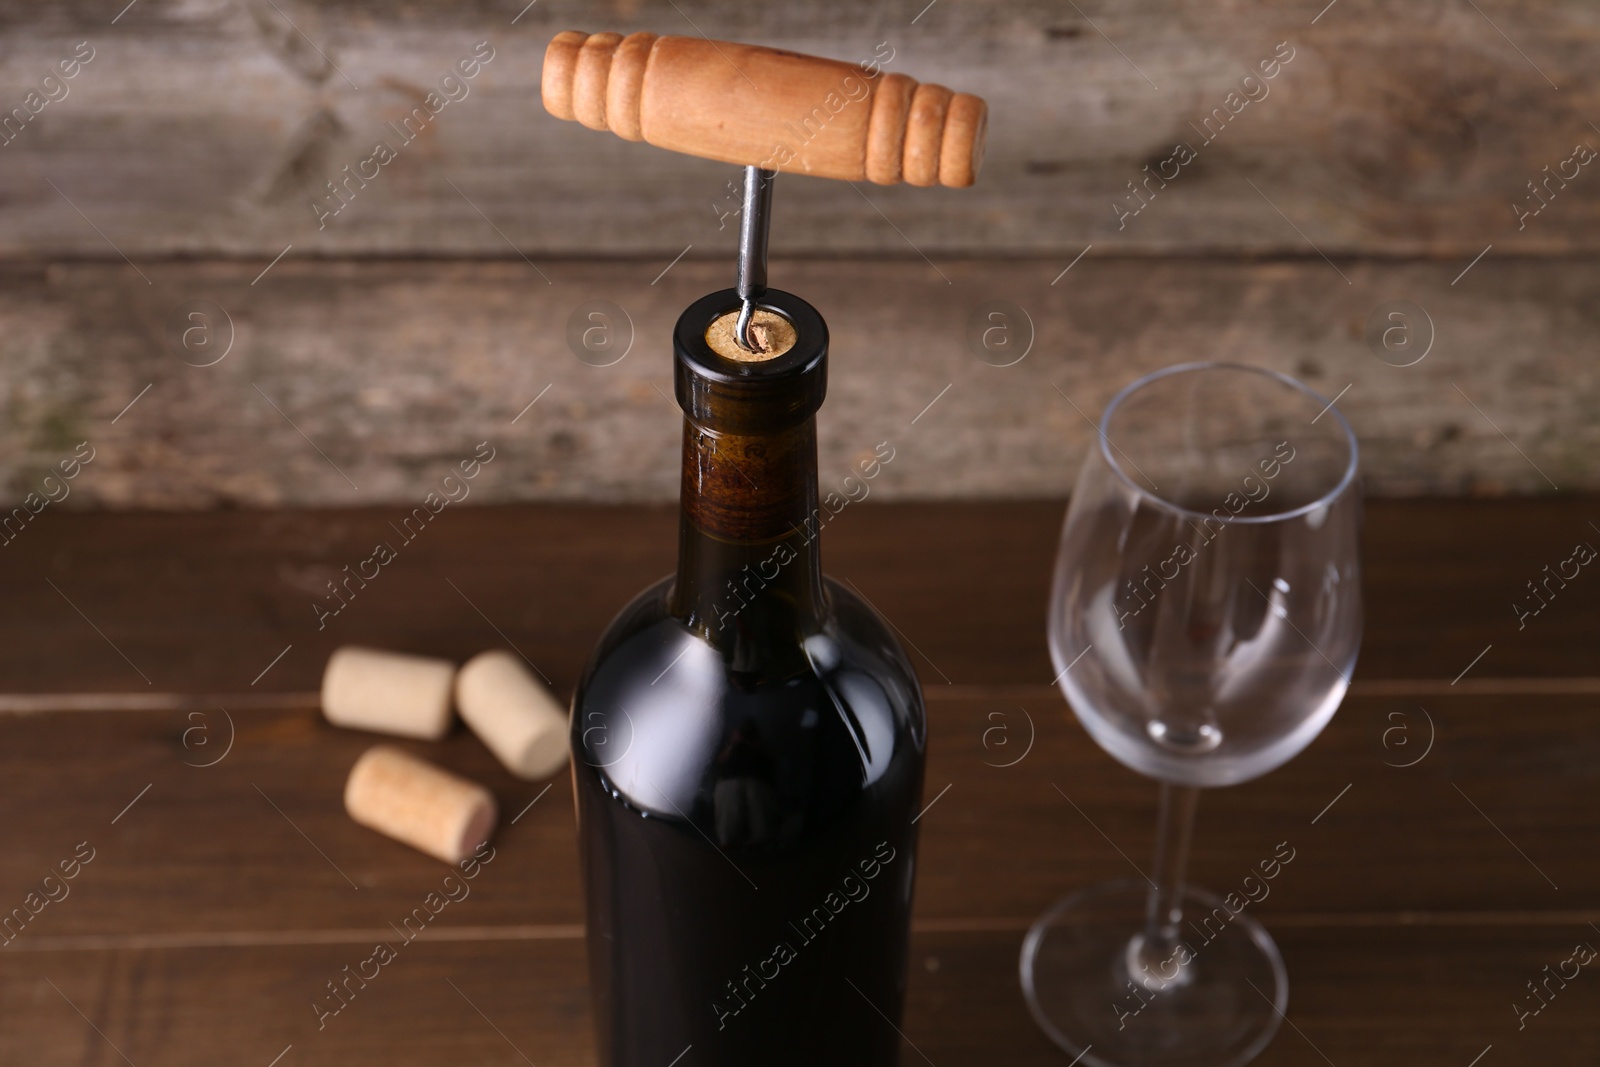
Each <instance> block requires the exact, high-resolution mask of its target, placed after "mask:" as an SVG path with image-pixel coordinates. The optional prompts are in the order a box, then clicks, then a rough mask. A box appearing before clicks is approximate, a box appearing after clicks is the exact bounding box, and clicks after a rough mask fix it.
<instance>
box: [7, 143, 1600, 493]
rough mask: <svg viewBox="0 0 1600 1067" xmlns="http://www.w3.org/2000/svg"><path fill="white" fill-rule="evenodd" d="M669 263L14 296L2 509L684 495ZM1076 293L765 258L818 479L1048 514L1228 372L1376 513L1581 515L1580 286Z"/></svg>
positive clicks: (1567, 275) (1585, 380) (690, 271)
mask: <svg viewBox="0 0 1600 1067" xmlns="http://www.w3.org/2000/svg"><path fill="white" fill-rule="evenodd" d="M595 136H597V137H598V136H599V135H598V134H596V135H595ZM1078 251H1082V247H1081V246H1079V249H1078ZM1075 254H1076V253H1074V255H1075ZM670 258H671V257H670V256H669V257H664V258H663V259H662V260H660V261H659V262H649V263H643V262H635V261H621V262H613V263H604V264H602V263H595V262H588V261H585V262H574V261H556V262H545V263H543V264H541V265H539V266H537V267H535V266H530V265H529V264H528V263H523V262H521V261H516V262H514V263H509V264H506V263H498V264H496V263H466V262H451V263H440V262H403V263H391V262H362V263H353V262H339V263H320V264H312V263H304V262H297V261H294V260H287V259H286V260H284V261H283V262H281V263H279V264H277V265H276V266H273V267H271V268H270V270H267V272H266V274H265V276H264V277H259V280H257V279H258V276H260V275H261V272H262V270H263V269H264V268H267V267H268V266H269V264H268V262H267V261H266V260H262V261H260V262H252V263H248V264H244V263H239V264H189V263H170V264H163V265H154V264H146V266H147V267H148V270H147V273H148V274H149V276H150V278H151V279H152V281H153V283H154V284H152V285H149V286H147V285H145V284H144V283H143V282H142V281H140V279H139V277H138V275H137V274H135V273H134V271H133V269H132V268H130V267H129V266H128V265H127V264H126V263H121V262H120V261H119V262H117V263H115V264H108V263H93V264H80V263H55V264H52V265H49V266H46V267H38V268H33V267H27V268H24V267H21V266H14V267H12V268H9V269H4V270H0V278H3V280H4V284H3V285H0V398H3V401H4V403H5V405H6V409H7V411H8V413H9V415H10V417H8V418H7V419H6V420H4V421H0V485H3V486H4V487H5V489H6V490H7V491H8V493H9V496H8V497H7V498H6V499H7V501H8V503H7V506H8V507H14V506H16V505H17V504H20V503H21V502H22V498H23V497H24V495H25V494H26V493H27V492H28V491H30V490H34V489H37V488H38V486H39V481H40V479H41V478H42V477H43V475H44V474H45V473H47V472H48V470H49V469H50V468H52V467H54V466H55V465H57V464H58V462H59V461H60V460H61V459H62V458H63V457H64V456H67V455H69V454H70V453H71V451H72V449H73V448H74V446H75V445H76V444H77V443H78V442H81V441H85V440H87V441H89V442H90V443H91V445H92V447H94V448H95V449H96V450H97V456H96V458H95V460H94V461H93V463H91V464H90V465H89V466H88V467H86V468H85V469H84V471H83V473H82V475H81V476H80V477H79V478H77V479H76V480H75V481H74V482H73V484H72V487H71V488H72V492H71V495H70V496H69V497H68V498H67V499H66V500H65V501H63V502H62V504H61V505H60V506H61V508H62V509H63V510H65V509H70V508H73V507H78V506H82V505H88V504H94V505H97V506H103V507H137V506H146V507H167V508H196V507H214V506H269V505H270V506H293V505H317V506H356V505H363V504H378V503H382V504H404V505H406V506H408V507H409V506H414V505H415V504H417V503H419V502H420V501H421V500H422V498H423V497H424V496H425V495H426V493H427V492H428V491H429V490H431V489H434V488H436V487H437V482H438V480H439V479H440V477H442V476H443V475H444V474H445V473H448V472H449V471H450V470H452V469H454V468H455V466H456V465H457V464H458V462H459V461H460V460H462V459H463V458H466V457H468V456H470V455H471V453H472V452H473V450H474V448H475V447H476V446H477V445H478V444H479V443H480V442H483V441H485V440H488V441H490V442H492V444H493V445H494V446H495V447H497V448H498V450H499V458H497V459H496V460H495V461H494V462H493V463H491V464H489V465H488V466H487V467H486V468H485V469H484V471H483V473H482V475H481V476H480V477H479V478H477V479H476V480H475V481H474V483H473V486H472V493H473V496H472V497H471V500H472V501H473V502H480V501H489V502H511V501H518V500H530V499H560V500H609V501H630V500H631V501H636V500H657V501H660V500H670V499H675V497H676V494H677V485H678V473H677V460H676V456H677V452H678V448H679V442H678V438H679V434H680V428H681V414H680V412H679V411H678V409H677V406H676V404H675V403H673V402H672V401H670V400H669V399H668V398H669V397H671V396H672V388H671V380H672V379H671V355H670V347H669V344H668V338H669V337H670V335H671V330H672V326H673V324H674V322H675V321H676V319H677V316H678V315H679V314H680V313H681V311H682V309H683V308H684V307H685V306H687V305H688V304H689V303H690V302H691V301H693V300H694V299H697V298H698V297H699V296H701V295H703V294H704V293H706V292H709V291H713V290H716V289H719V288H724V287H728V286H730V285H731V284H732V282H733V271H732V267H731V264H729V263H698V262H690V261H688V260H684V261H681V262H679V263H677V264H676V265H672V264H671V262H670ZM1070 263H1071V257H1062V258H1061V259H1055V260H1049V261H1043V260H1021V261H992V260H983V261H977V260H947V259H943V258H935V259H933V260H932V261H931V262H924V261H922V260H920V259H917V260H914V261H873V262H835V261H819V260H798V261H797V260H778V261H775V262H774V264H773V266H772V272H771V277H772V283H773V285H774V286H775V287H777V288H780V289H784V290H787V291H789V292H795V293H799V294H801V295H803V296H804V297H805V298H806V299H807V300H809V301H810V302H811V303H812V304H813V305H814V306H815V307H817V308H818V309H819V310H820V311H821V312H822V314H823V315H824V317H825V318H826V319H827V321H828V323H829V327H830V330H831V337H832V349H831V351H832V358H831V361H830V368H829V396H828V400H827V403H826V405H825V406H824V407H823V409H822V412H821V415H820V417H819V432H820V441H821V468H820V470H821V474H822V477H823V480H824V481H825V482H826V481H827V480H828V479H830V478H838V477H842V476H843V475H844V474H845V473H847V472H848V470H849V469H851V468H852V467H853V466H854V465H855V463H856V460H857V459H858V458H859V457H860V456H861V455H863V454H866V453H871V452H872V451H873V448H874V446H875V445H877V444H878V443H879V442H881V441H885V440H887V441H889V442H891V444H892V446H893V447H894V448H895V459H894V460H893V462H891V463H889V464H887V465H886V466H885V467H884V471H883V474H882V475H881V477H879V478H878V479H876V480H875V481H874V483H873V485H872V492H873V494H874V495H875V496H881V497H882V498H885V499H893V498H900V499H906V498H922V499H927V498H950V497H959V498H983V499H994V498H1005V497H1018V496H1022V497H1040V496H1060V495H1063V494H1064V493H1066V491H1067V490H1068V489H1069V488H1070V487H1071V485H1072V480H1073V478H1074V477H1075V476H1076V473H1077V469H1078V466H1079V464H1080V462H1081V460H1082V457H1083V454H1084V451H1085V449H1086V448H1087V447H1088V445H1089V443H1090V442H1091V441H1093V440H1094V434H1095V430H1094V420H1096V419H1098V418H1099V416H1100V413H1101V411H1102V409H1103V408H1104V406H1105V404H1106V403H1107V401H1108V400H1109V399H1110V398H1111V397H1112V396H1113V395H1114V394H1115V392H1116V391H1117V390H1118V389H1120V388H1122V387H1123V386H1124V385H1126V384H1127V383H1129V382H1130V381H1132V380H1133V379H1134V378H1135V377H1137V376H1138V375H1140V374H1143V373H1146V372H1149V371H1153V370H1156V369H1158V368H1160V367H1163V366H1167V365H1169V364H1172V363H1175V362H1180V361H1183V360H1189V359H1225V360H1233V361H1238V362H1245V363H1252V364H1257V365H1262V366H1268V367H1272V368H1275V369H1278V370H1281V371H1283V372H1286V373H1288V374H1291V375H1294V376H1296V377H1298V378H1300V379H1302V380H1303V381H1305V382H1307V383H1308V384H1309V385H1310V386H1311V387H1313V388H1314V389H1316V390H1318V391H1319V392H1321V393H1322V394H1323V395H1324V396H1326V397H1327V398H1328V399H1329V400H1332V399H1334V398H1335V397H1338V404H1339V410H1340V411H1342V412H1344V413H1345V414H1346V415H1347V416H1348V417H1349V419H1350V420H1351V422H1352V424H1353V426H1354V428H1355V431H1356V433H1357V435H1358V437H1359V438H1360V440H1361V446H1362V449H1363V466H1364V476H1365V480H1366V486H1367V489H1368V491H1369V492H1373V493H1377V494H1380V495H1404V494H1415V493H1444V494H1455V493H1460V494H1474V495H1478V494H1496V493H1547V492H1551V491H1552V487H1560V488H1561V489H1563V490H1572V489H1582V488H1591V489H1593V488H1600V464H1597V463H1596V461H1595V456H1596V455H1597V454H1600V418H1597V413H1600V369H1597V367H1596V364H1595V362H1594V360H1592V359H1591V358H1589V355H1588V353H1589V351H1590V347H1589V341H1590V338H1592V337H1593V336H1594V335H1595V333H1596V331H1600V315H1597V311H1596V304H1595V302H1594V300H1593V298H1592V297H1593V285H1592V284H1591V281H1590V273H1589V272H1588V271H1587V269H1586V268H1584V267H1582V265H1581V264H1574V263H1572V262H1569V261H1564V260H1530V259H1522V260H1510V259H1496V258H1494V257H1489V258H1486V259H1484V260H1483V261H1481V262H1479V263H1478V264H1477V265H1476V266H1473V267H1472V268H1471V270H1470V271H1468V272H1467V274H1466V276H1465V277H1464V278H1461V279H1460V280H1459V282H1454V279H1456V278H1457V276H1458V275H1459V274H1460V273H1461V271H1462V269H1463V268H1465V267H1467V266H1468V263H1467V262H1465V261H1463V262H1460V263H1455V262H1452V263H1449V264H1442V263H1406V264H1402V263H1379V262H1372V261H1366V262H1361V263H1348V262H1347V263H1344V264H1343V265H1342V266H1341V267H1339V268H1338V269H1335V268H1334V267H1332V266H1330V265H1329V264H1328V263H1325V262H1323V261H1322V260H1320V259H1310V260H1297V261H1281V262H1267V263H1243V262H1219V261H1214V260H1205V259H1174V260H1167V261H1159V260H1147V259H1137V258H1126V257H1122V258H1105V259H1101V258H1099V250H1098V247H1097V248H1096V250H1095V251H1094V252H1091V253H1090V254H1089V255H1087V256H1085V257H1084V258H1082V259H1081V260H1079V261H1077V263H1076V264H1075V265H1072V266H1071V269H1070V270H1069V271H1067V272H1066V273H1065V274H1063V273H1062V272H1063V270H1064V268H1067V267H1068V266H1069V264H1070ZM1341 272H1342V275H1343V276H1341ZM541 273H542V274H543V275H545V276H547V277H548V279H549V283H548V284H547V282H546V279H545V277H541ZM1347 279H1348V281H1349V283H1350V284H1348V285H1347V284H1346V280H1347ZM1453 282H1454V283H1453ZM1397 301H1408V302H1410V308H1409V310H1407V309H1402V310H1399V311H1395V310H1394V308H1395V307H1396V303H1395V302H1397ZM601 302H604V303H601ZM197 308H198V309H202V310H198V311H197V310H195V309H197ZM195 314H198V315H201V316H202V317H201V318H200V319H198V320H191V319H189V318H188V317H187V316H189V315H195ZM591 314H593V315H599V316H601V318H598V319H591V318H589V316H590V315H591ZM1390 314H1398V315H1400V316H1401V317H1400V318H1399V319H1397V320H1391V319H1389V318H1388V317H1387V316H1389V315H1390ZM993 316H1000V317H999V318H994V317H993ZM1374 324H1376V325H1375V327H1374ZM1374 329H1375V332H1374V333H1373V334H1372V336H1374V337H1375V338H1376V340H1375V341H1373V342H1369V340H1368V337H1369V330H1374ZM586 330H598V331H600V332H598V333H593V334H591V335H590V336H589V338H588V340H589V341H590V342H591V343H592V344H594V346H595V350H594V351H591V350H590V349H589V348H586V347H585V346H584V343H583V338H584V331H586ZM1386 331H1387V332H1389V336H1388V340H1387V344H1388V345H1389V346H1391V347H1385V341H1384V334H1385V332H1386ZM186 334H187V346H186V344H185V335H186ZM569 336H570V337H571V338H574V339H573V340H570V341H569ZM602 341H603V342H605V344H604V345H602V344H601V342H602ZM986 343H987V347H986ZM230 344H231V348H230V347H229V345H230ZM607 345H609V346H610V347H606V346H607ZM575 353H580V354H582V355H583V356H584V358H582V359H580V358H579V355H577V354H575ZM1380 357H1382V358H1380ZM213 361H214V362H213ZM207 363H210V364H211V365H204V366H202V365H197V364H207ZM1005 364H1010V365H1005ZM1399 364H1410V365H1404V366H1402V365H1399ZM546 390H548V391H546ZM535 400H537V403H536V404H534V405H533V406H532V407H531V408H530V407H528V405H529V404H530V403H533V402H534V401H535ZM130 405H131V406H130ZM52 508H54V505H52Z"/></svg>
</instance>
